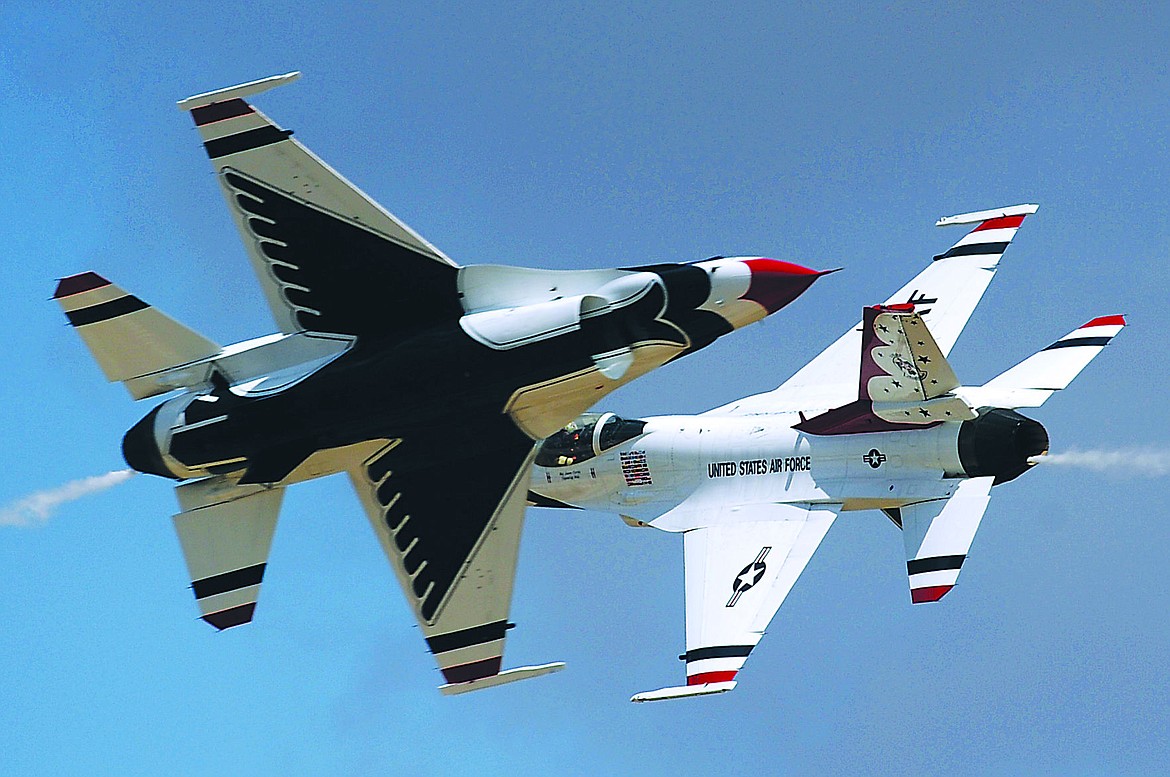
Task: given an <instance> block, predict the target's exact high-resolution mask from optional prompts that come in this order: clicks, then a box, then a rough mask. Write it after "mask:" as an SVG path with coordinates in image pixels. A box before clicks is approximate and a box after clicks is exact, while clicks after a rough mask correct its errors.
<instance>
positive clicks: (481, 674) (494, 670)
mask: <svg viewBox="0 0 1170 777" xmlns="http://www.w3.org/2000/svg"><path fill="white" fill-rule="evenodd" d="M503 660H504V657H503V656H495V657H494V658H485V659H483V660H482V661H472V662H471V663H468V664H459V665H458V666H447V667H442V668H441V671H442V672H443V679H444V680H446V681H447V682H448V683H451V684H452V685H454V684H455V683H469V682H471V681H472V680H482V679H483V678H485V677H494V676H495V675H498V674H499V673H500V664H501V663H503Z"/></svg>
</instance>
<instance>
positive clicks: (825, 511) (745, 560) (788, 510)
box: [631, 504, 840, 701]
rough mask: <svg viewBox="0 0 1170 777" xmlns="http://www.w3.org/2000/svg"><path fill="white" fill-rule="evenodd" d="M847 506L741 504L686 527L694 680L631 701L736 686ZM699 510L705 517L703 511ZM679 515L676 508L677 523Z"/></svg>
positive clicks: (689, 658)
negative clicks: (713, 521) (713, 520)
mask: <svg viewBox="0 0 1170 777" xmlns="http://www.w3.org/2000/svg"><path fill="white" fill-rule="evenodd" d="M839 509H840V506H839V505H807V504H805V505H791V504H764V505H743V506H736V507H731V508H725V509H724V510H722V511H719V512H720V515H719V521H720V522H719V523H718V524H717V525H712V526H702V527H698V528H694V529H691V530H689V531H687V532H686V533H685V534H684V535H683V552H684V557H685V567H686V619H687V627H686V633H687V636H686V646H687V650H686V654H685V656H683V658H684V660H685V661H686V675H687V684H686V685H685V686H682V687H675V688H662V689H659V690H657V691H648V692H645V693H640V694H637V695H636V696H634V697H633V698H632V699H631V701H657V700H661V699H672V698H678V697H682V696H698V695H703V694H709V693H721V692H723V691H729V690H731V689H732V688H734V687H735V676H736V674H737V673H738V672H739V670H740V668H741V667H743V665H744V662H745V661H747V657H748V655H749V654H750V653H751V652H752V649H753V648H754V647H755V646H756V645H757V644H758V643H759V641H760V639H761V638H762V637H763V636H764V631H765V629H766V628H767V627H768V624H769V623H770V622H771V620H772V617H773V616H774V615H775V614H776V611H777V610H778V609H780V605H781V604H783V603H784V599H785V597H787V596H788V592H789V591H791V590H792V586H793V585H795V584H796V579H797V578H798V577H799V576H800V573H801V572H802V571H804V568H805V566H806V565H807V564H808V562H809V559H811V558H812V555H813V553H814V552H815V551H816V549H817V547H818V546H819V545H820V544H821V540H823V539H824V537H825V534H826V532H828V530H829V527H830V526H832V524H833V520H834V519H835V518H836V517H837V511H838V510H839ZM676 511H677V508H676ZM676 511H671V512H676ZM694 515H695V517H696V519H699V516H700V511H695V512H694ZM678 520H679V518H678V517H677V516H676V517H675V518H673V519H672V523H677V522H678Z"/></svg>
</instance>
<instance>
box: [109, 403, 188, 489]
mask: <svg viewBox="0 0 1170 777" xmlns="http://www.w3.org/2000/svg"><path fill="white" fill-rule="evenodd" d="M165 404H166V403H163V405H159V406H158V407H156V408H155V409H154V410H151V411H150V412H149V413H147V414H146V417H144V418H143V419H142V420H141V421H139V422H138V423H136V424H134V426H131V427H130V431H128V432H126V436H125V437H123V438H122V458H124V459H125V460H126V463H127V464H129V465H130V468H131V469H134V470H137V471H138V472H142V473H145V474H147V475H158V476H160V477H164V478H173V479H176V480H177V479H178V477H177V476H176V475H175V474H174V473H173V472H171V471H170V470H169V469H168V468H167V465H166V463H165V462H164V461H163V455H162V451H160V450H159V447H158V438H157V437H156V436H155V431H154V430H155V425H156V422H157V420H158V414H159V411H160V410H162V409H163V406H164V405H165Z"/></svg>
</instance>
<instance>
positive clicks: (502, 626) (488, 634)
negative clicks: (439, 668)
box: [427, 621, 512, 655]
mask: <svg viewBox="0 0 1170 777" xmlns="http://www.w3.org/2000/svg"><path fill="white" fill-rule="evenodd" d="M510 628H512V624H510V623H508V622H507V621H495V622H494V623H485V624H483V625H481V626H472V627H471V628H469V629H460V630H459V631H449V632H447V633H446V634H436V635H435V636H433V637H427V647H428V648H430V650H431V652H432V653H434V654H435V655H438V654H439V653H449V652H451V651H452V650H459V649H460V648H465V647H472V646H473V645H482V644H484V643H485V642H495V641H496V640H498V639H503V638H504V633H505V632H506V631H507V630H508V629H510Z"/></svg>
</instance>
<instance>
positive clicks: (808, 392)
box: [705, 205, 1037, 415]
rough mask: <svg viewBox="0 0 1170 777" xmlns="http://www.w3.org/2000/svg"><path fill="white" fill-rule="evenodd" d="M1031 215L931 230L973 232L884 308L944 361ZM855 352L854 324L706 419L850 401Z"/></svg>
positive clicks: (1010, 211)
mask: <svg viewBox="0 0 1170 777" xmlns="http://www.w3.org/2000/svg"><path fill="white" fill-rule="evenodd" d="M1036 210H1037V206H1036V205H1016V206H1013V207H1010V208H998V209H995V210H990V211H979V212H978V213H967V214H962V215H959V216H949V217H947V218H944V219H940V220H939V222H938V226H947V225H951V224H972V223H975V224H977V226H976V227H975V228H974V229H973V230H971V232H969V233H968V234H967V235H966V236H964V237H963V239H962V240H960V241H959V242H957V243H955V244H954V245H953V246H951V248H950V249H949V250H948V251H946V252H945V253H942V254H939V255H938V256H936V257H934V261H933V262H931V264H930V266H928V267H927V268H926V269H925V270H923V271H922V272H921V273H919V274H918V275H917V276H916V277H915V278H914V279H913V280H912V281H910V282H909V283H907V284H906V285H905V286H903V287H902V288H901V289H899V290H898V291H897V292H895V293H894V294H893V295H892V296H890V297H889V298H888V299H887V300H886V301H885V303H884V305H886V306H891V305H906V304H910V305H914V306H915V310H916V311H917V312H918V314H919V315H920V316H921V317H922V320H923V321H924V322H925V323H926V324H927V326H929V327H930V331H931V333H932V334H933V335H934V340H935V342H936V343H937V345H938V348H939V350H940V352H941V353H942V355H943V356H946V355H948V354H949V353H950V352H951V348H952V347H954V344H955V341H956V340H957V339H958V337H959V334H960V333H961V332H962V331H963V327H964V326H966V324H967V321H968V319H970V318H971V314H972V313H973V312H974V310H975V306H976V305H978V304H979V300H980V299H981V298H982V297H983V293H984V292H985V291H986V290H987V286H988V285H989V284H990V283H991V279H992V278H993V277H994V276H995V271H996V268H997V267H998V266H999V260H1000V258H1001V257H1002V256H1003V252H1004V251H1005V250H1006V249H1007V247H1008V245H1009V244H1010V243H1011V241H1012V238H1014V237H1015V234H1016V231H1017V230H1018V229H1019V227H1020V224H1021V223H1023V220H1024V217H1025V216H1027V215H1028V214H1031V213H1035V212H1036ZM860 353H861V323H860V322H859V323H858V324H856V325H854V326H853V327H852V328H851V329H849V331H847V332H845V334H843V335H842V336H841V337H840V338H838V339H837V341H836V342H835V343H833V344H832V345H830V346H829V347H828V348H826V349H825V350H824V351H822V352H821V353H820V355H818V356H817V357H816V358H814V359H813V360H812V361H811V362H809V363H808V364H806V365H805V366H804V367H802V368H801V369H800V370H799V371H798V372H797V373H796V374H795V375H793V376H792V377H791V378H789V379H788V380H787V381H785V382H784V383H783V384H781V386H780V387H779V388H777V389H775V390H773V391H769V392H766V393H763V394H756V395H755V396H751V397H746V398H744V399H739V400H736V401H735V402H731V403H729V404H727V405H724V406H722V407H718V408H715V409H714V410H709V411H707V413H706V414H710V415H756V414H765V413H781V412H796V411H798V410H806V411H807V410H820V409H828V408H832V407H839V406H841V405H844V404H846V403H848V402H852V401H853V400H855V399H857V395H856V389H855V384H854V383H853V378H854V376H855V375H857V374H858V370H859V366H860V365H859V359H860ZM706 414H705V415H706Z"/></svg>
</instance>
